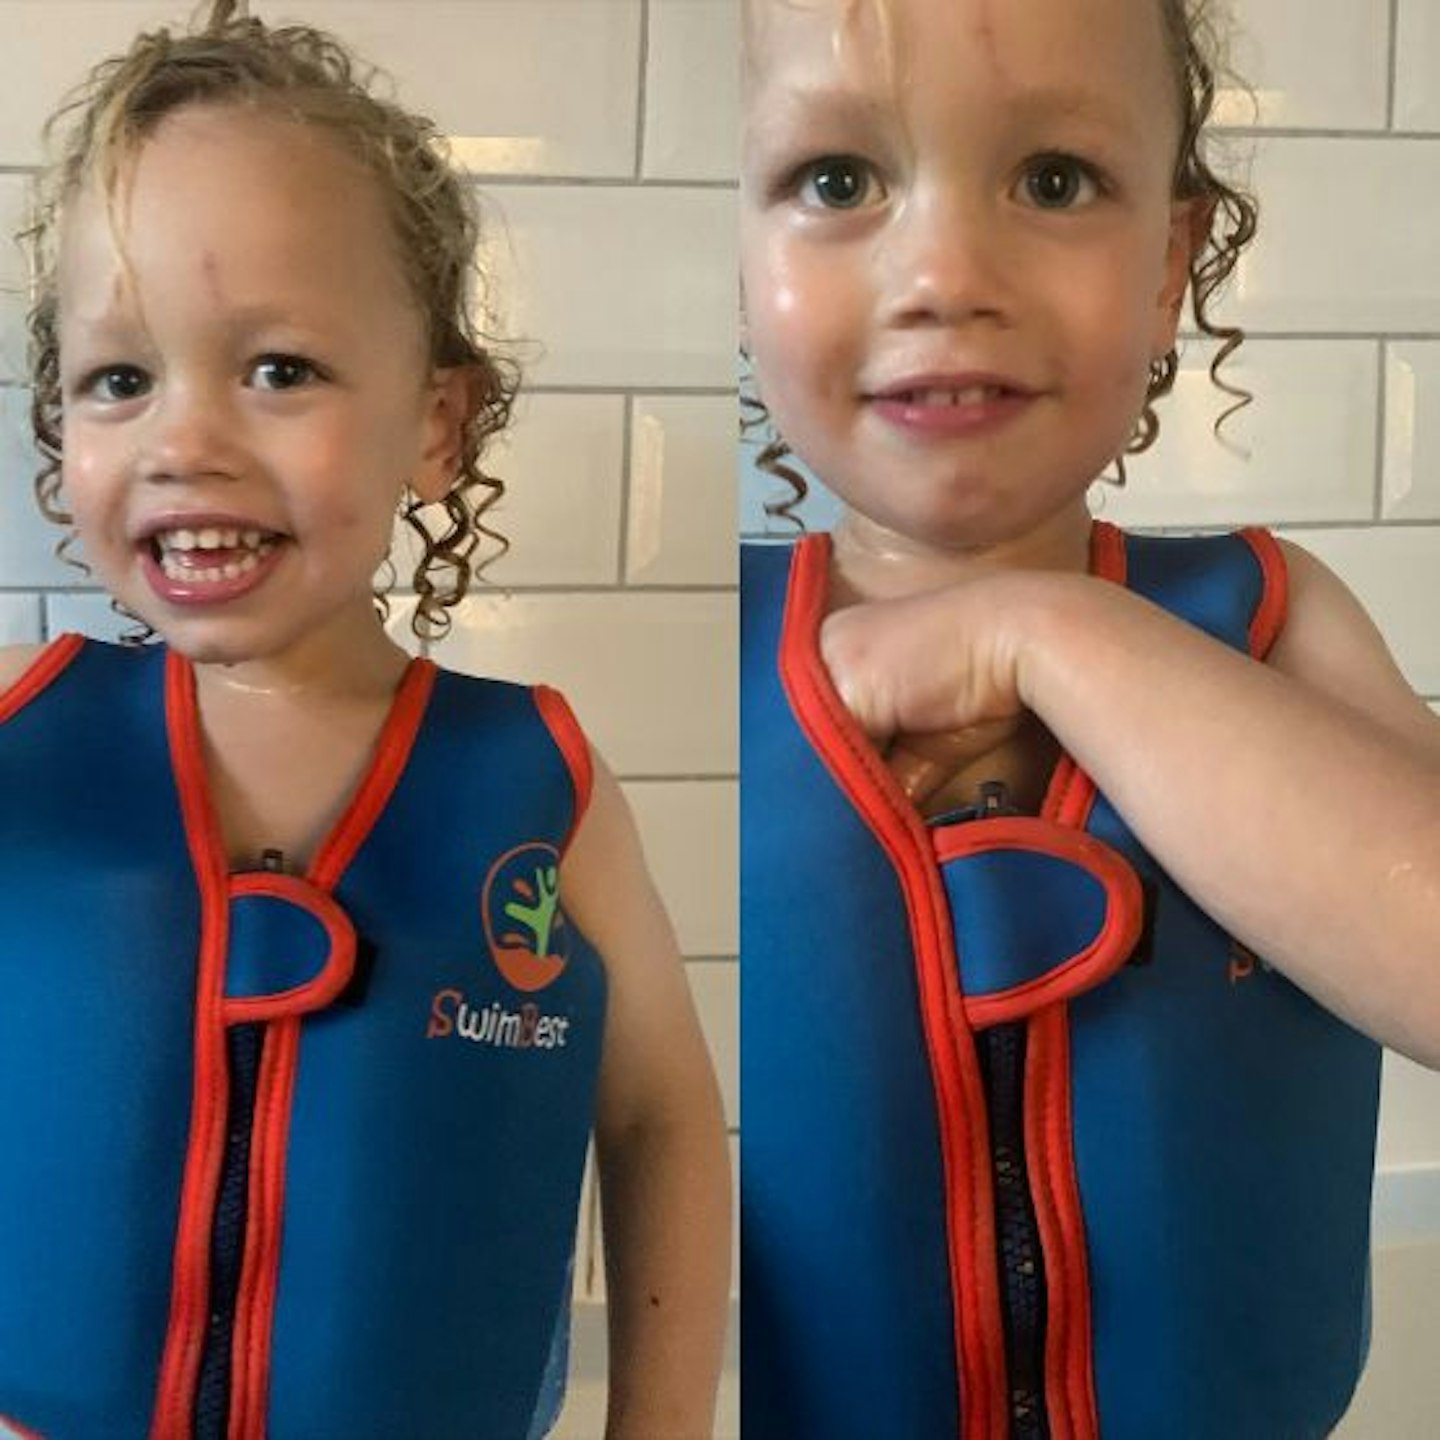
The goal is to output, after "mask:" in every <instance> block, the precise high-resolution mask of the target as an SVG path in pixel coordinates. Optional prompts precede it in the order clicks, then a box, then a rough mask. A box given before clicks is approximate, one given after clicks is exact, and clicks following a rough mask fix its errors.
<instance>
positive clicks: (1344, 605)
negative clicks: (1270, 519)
mask: <svg viewBox="0 0 1440 1440" xmlns="http://www.w3.org/2000/svg"><path fill="white" fill-rule="evenodd" d="M1280 545H1281V548H1282V550H1283V552H1284V555H1285V563H1286V568H1287V570H1288V571H1289V591H1290V596H1289V611H1288V614H1287V617H1286V620H1285V626H1284V629H1283V630H1281V632H1280V635H1279V637H1278V639H1277V640H1276V642H1275V645H1274V648H1273V649H1272V650H1271V651H1270V655H1269V661H1270V664H1271V665H1273V666H1274V668H1275V669H1276V670H1278V671H1280V672H1281V673H1282V674H1285V675H1289V676H1292V677H1293V678H1294V679H1296V680H1300V681H1303V682H1304V683H1305V684H1307V685H1311V686H1313V687H1314V688H1315V689H1317V690H1320V691H1323V692H1324V693H1325V694H1326V695H1329V696H1331V697H1332V698H1334V699H1336V700H1339V701H1341V702H1343V703H1344V704H1346V705H1348V706H1350V707H1351V708H1353V709H1356V710H1361V711H1364V712H1365V713H1366V714H1367V715H1369V716H1370V717H1371V718H1372V719H1374V720H1376V721H1378V722H1379V723H1380V724H1382V725H1384V726H1385V727H1386V728H1387V729H1390V730H1394V731H1396V732H1397V733H1399V734H1400V735H1402V736H1405V737H1407V738H1409V739H1411V740H1414V741H1417V742H1418V743H1420V744H1421V745H1424V746H1425V747H1427V748H1429V749H1431V750H1433V751H1435V752H1437V753H1440V718H1437V717H1436V716H1435V715H1433V714H1432V713H1431V712H1430V710H1429V708H1428V707H1427V706H1426V705H1425V704H1424V703H1423V702H1422V701H1421V700H1420V699H1419V698H1418V697H1417V696H1416V694H1415V692H1414V691H1413V690H1411V688H1410V686H1409V685H1408V684H1407V683H1406V681H1405V677H1404V676H1403V675H1402V674H1401V673H1400V667H1399V666H1398V665H1396V663H1395V660H1394V657H1393V656H1392V655H1391V654H1390V651H1389V648H1388V647H1387V646H1386V644H1385V639H1384V637H1383V636H1382V635H1381V634H1380V631H1379V629H1378V628H1377V627H1376V625H1375V622H1374V621H1373V620H1372V619H1371V618H1370V616H1369V615H1368V614H1367V613H1366V610H1365V607H1364V606H1363V605H1361V603H1360V602H1359V601H1358V600H1357V599H1356V598H1355V596H1354V595H1353V594H1352V593H1351V591H1350V589H1349V587H1348V586H1346V584H1345V583H1344V581H1342V580H1341V579H1340V577H1339V576H1338V575H1336V574H1335V573H1334V571H1332V570H1331V569H1330V568H1329V567H1328V566H1327V565H1325V564H1324V563H1323V562H1322V561H1320V560H1318V559H1316V557H1315V556H1314V555H1312V554H1311V553H1310V552H1309V551H1308V550H1305V549H1302V548H1301V547H1300V546H1299V545H1294V544H1292V543H1290V542H1289V541H1288V540H1282V541H1281V542H1280Z"/></svg>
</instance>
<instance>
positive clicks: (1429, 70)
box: [741, 0, 1440, 1240]
mask: <svg viewBox="0 0 1440 1440" xmlns="http://www.w3.org/2000/svg"><path fill="white" fill-rule="evenodd" d="M1231 9H1232V10H1233V13H1234V17H1235V21H1236V29H1235V32H1234V35H1233V37H1232V51H1233V57H1234V62H1235V69H1236V71H1237V72H1238V73H1239V74H1241V75H1243V76H1244V77H1245V78H1246V79H1247V80H1248V81H1249V82H1250V85H1251V86H1252V87H1253V94H1247V93H1246V92H1245V90H1244V89H1243V88H1242V87H1240V86H1238V85H1234V84H1230V85H1228V86H1225V87H1222V91H1221V96H1220V104H1221V112H1222V115H1223V119H1224V122H1225V124H1226V125H1227V126H1228V127H1233V128H1232V129H1231V130H1229V131H1227V132H1226V135H1225V145H1224V149H1225V152H1226V153H1227V154H1228V155H1229V156H1230V158H1231V159H1232V160H1233V162H1234V163H1235V165H1236V166H1237V167H1238V171H1239V173H1240V174H1241V175H1242V176H1243V175H1244V174H1245V173H1246V172H1247V171H1248V172H1249V173H1250V175H1251V179H1252V182H1253V186H1254V189H1255V191H1256V193H1257V194H1258V196H1259V199H1260V204H1261V222H1260V235H1259V239H1258V240H1257V242H1256V244H1255V246H1254V248H1253V250H1252V251H1251V253H1250V254H1249V255H1248V256H1247V257H1246V258H1245V259H1244V260H1243V261H1242V262H1241V265H1240V268H1239V270H1238V271H1237V273H1236V276H1235V281H1234V284H1233V285H1232V287H1231V290H1230V294H1229V296H1228V298H1227V300H1226V302H1225V304H1224V305H1223V306H1222V307H1220V309H1219V312H1218V313H1219V315H1220V317H1221V318H1222V319H1223V320H1227V321H1233V322H1236V323H1239V324H1241V325H1243V326H1245V327H1246V329H1247V330H1248V331H1249V332H1250V338H1249V339H1248V340H1247V341H1246V342H1245V344H1244V346H1243V347H1242V348H1241V350H1240V352H1239V354H1238V357H1237V358H1236V360H1235V361H1233V362H1231V363H1230V364H1229V365H1228V366H1227V368H1226V372H1225V373H1226V374H1227V375H1228V376H1229V377H1231V378H1232V379H1233V380H1234V381H1235V382H1236V383H1238V384H1240V385H1243V386H1245V387H1246V388H1248V389H1250V390H1252V391H1253V392H1254V396H1255V402H1254V404H1253V405H1251V406H1250V407H1249V408H1247V409H1245V410H1243V411H1241V412H1239V413H1237V414H1236V415H1235V416H1234V418H1233V419H1232V420H1230V421H1227V422H1226V424H1225V425H1224V427H1223V428H1222V431H1221V438H1220V439H1219V440H1217V439H1216V437H1215V436H1214V435H1213V434H1212V433H1211V427H1212V426H1213V424H1214V422H1215V420H1216V419H1217V418H1218V417H1219V416H1220V415H1221V413H1222V412H1223V411H1224V410H1225V408H1226V406H1227V404H1229V403H1230V402H1229V401H1228V400H1227V398H1226V397H1225V396H1224V395H1223V394H1222V393H1221V392H1219V391H1218V390H1216V389H1215V388H1214V387H1213V386H1212V385H1211V384H1210V382H1209V379H1208V377H1207V375H1206V367H1207V366H1208V364H1209V360H1210V357H1211V355H1212V353H1213V349H1212V347H1211V346H1210V345H1209V343H1208V342H1205V343H1201V342H1200V341H1198V340H1195V339H1192V340H1190V341H1189V342H1188V343H1187V344H1186V345H1185V347H1184V350H1183V353H1182V371H1181V374H1180V378H1179V383H1178V385H1177V388H1176V393H1175V394H1174V395H1173V396H1171V397H1170V398H1168V399H1167V400H1164V401H1162V402H1161V408H1160V415H1161V438H1160V440H1159V442H1158V444H1157V445H1156V447H1155V449H1154V450H1153V451H1151V452H1150V453H1148V454H1146V455H1144V456H1141V457H1139V458H1137V459H1134V460H1132V461H1131V462H1130V465H1129V481H1128V484H1127V486H1126V487H1125V489H1124V490H1117V489H1115V488H1114V487H1113V486H1109V485H1103V484H1097V485H1096V486H1095V488H1094V490H1093V492H1092V504H1093V508H1094V509H1095V510H1096V511H1097V513H1100V514H1102V515H1104V516H1105V518H1107V519H1110V520H1114V521H1116V522H1118V523H1121V524H1127V525H1134V526H1137V527H1141V528H1150V529H1202V528H1221V527H1224V526H1227V525H1235V524H1267V525H1271V526H1274V527H1276V528H1278V529H1280V530H1281V531H1282V533H1284V534H1285V535H1287V536H1288V538H1290V539H1292V540H1294V541H1296V542H1297V543H1299V544H1301V545H1304V546H1306V547H1307V548H1309V549H1311V550H1313V551H1314V552H1315V553H1316V554H1317V555H1319V556H1320V557H1321V559H1323V560H1324V561H1325V562H1326V563H1327V564H1329V565H1331V566H1332V567H1333V568H1334V569H1336V570H1337V571H1338V572H1339V574H1340V575H1341V576H1342V578H1343V579H1344V580H1345V581H1346V582H1347V583H1348V584H1349V585H1350V586H1351V587H1352V589H1354V591H1355V592H1356V593H1357V594H1358V595H1359V597H1360V598H1361V600H1362V601H1363V602H1364V604H1365V605H1366V606H1367V607H1368V608H1369V610H1370V613H1371V615H1372V616H1373V617H1374V619H1375V621H1376V623H1377V624H1378V625H1379V626H1380V628H1381V629H1382V631H1383V632H1384V634H1385V637H1386V639H1387V641H1388V642H1389V644H1390V647H1391V649H1392V651H1393V652H1394V654H1395V657H1396V659H1397V661H1398V662H1399V663H1400V665H1401V667H1402V669H1403V670H1404V671H1405V674H1406V676H1407V678H1408V679H1409V681H1410V683H1411V685H1412V686H1414V688H1415V689H1416V691H1417V692H1418V693H1419V694H1420V695H1422V696H1424V697H1425V698H1426V699H1427V700H1429V701H1430V702H1431V703H1432V705H1435V706H1436V708H1437V709H1440V620H1437V617H1440V4H1437V3H1436V0H1344V3H1343V4H1322V5H1317V4H1315V3H1313V0H1232V5H1231ZM746 450H747V456H746V463H745V464H744V465H743V467H742V477H741V490H742V493H741V528H742V531H744V532H746V533H748V534H751V535H760V534H764V533H766V532H767V531H768V532H769V533H772V534H783V533H785V527H784V526H783V525H782V524H781V523H780V522H779V521H775V520H770V521H767V519H766V516H765V513H764V506H765V502H766V500H767V499H774V498H776V497H778V496H780V495H783V494H784V493H785V492H784V490H783V488H782V487H780V486H778V485H777V483H776V482H775V481H773V480H771V479H768V478H766V477H764V476H761V475H759V474H758V473H757V472H756V471H755V469H754V467H753V454H754V447H746ZM801 513H802V515H803V516H804V517H805V520H806V523H807V525H808V526H809V527H810V528H812V529H823V528H826V527H827V526H829V525H830V524H833V522H834V519H835V518H836V516H837V514H838V506H837V504H836V502H835V500H834V497H833V496H830V495H827V494H826V493H825V492H824V491H823V490H821V489H818V488H817V489H816V491H815V493H814V494H813V496H812V497H811V499H810V500H809V501H807V503H806V505H805V506H804V507H802V510H801ZM1343 786H1344V779H1343V777H1337V788H1339V789H1343ZM1380 1166H1381V1185H1382V1187H1383V1186H1384V1184H1385V1183H1386V1172H1394V1173H1395V1174H1396V1175H1397V1176H1398V1175H1399V1174H1400V1172H1401V1167H1405V1166H1408V1167H1417V1166H1419V1167H1422V1169H1424V1170H1425V1172H1426V1173H1427V1175H1428V1177H1429V1184H1430V1186H1431V1188H1430V1190H1429V1191H1428V1192H1427V1193H1429V1194H1430V1195H1432V1196H1434V1197H1437V1198H1440V1074H1436V1073H1433V1072H1430V1071H1425V1070H1421V1069H1420V1068H1419V1067H1417V1066H1414V1065H1406V1064H1390V1065H1387V1067H1386V1073H1385V1092H1384V1105H1383V1113H1382V1125H1381V1137H1380ZM1409 1173H1413V1169H1412V1171H1411V1172H1409ZM1432 1208H1433V1204H1432ZM1381 1213H1382V1217H1383V1213H1384V1210H1383V1208H1382V1212H1381ZM1430 1223H1431V1228H1432V1234H1433V1235H1434V1236H1436V1237H1440V1213H1433V1214H1432V1216H1431V1221H1430ZM1380 1238H1381V1239H1382V1240H1383V1239H1384V1238H1385V1237H1384V1234H1383V1224H1382V1233H1381V1236H1380Z"/></svg>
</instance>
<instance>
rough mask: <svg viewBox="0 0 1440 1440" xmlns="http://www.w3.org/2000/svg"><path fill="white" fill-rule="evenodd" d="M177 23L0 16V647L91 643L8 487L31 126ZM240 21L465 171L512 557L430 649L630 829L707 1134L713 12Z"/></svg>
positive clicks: (715, 321) (726, 118)
mask: <svg viewBox="0 0 1440 1440" xmlns="http://www.w3.org/2000/svg"><path fill="white" fill-rule="evenodd" d="M189 8H190V6H189V3H188V0H176V3H154V0H0V235H3V236H4V237H6V238H5V239H4V240H3V241H0V287H4V288H0V643H5V642H10V641H22V640H27V641H28V640H38V639H41V638H45V637H48V636H51V635H54V634H56V633H59V632H60V631H62V630H65V629H71V628H79V629H83V630H87V631H90V632H92V633H96V634H110V633H113V617H112V616H111V615H110V614H109V612H108V609H107V607H106V604H105V600H104V598H103V596H101V595H99V594H98V593H96V592H95V591H94V590H93V589H90V588H88V587H86V586H85V584H84V582H83V581H81V580H79V579H78V578H77V577H76V576H75V575H74V573H73V572H71V571H67V570H66V569H64V568H63V567H61V566H59V565H58V564H57V563H56V562H55V561H54V560H53V558H52V555H51V548H52V547H53V545H54V542H55V538H56V537H55V536H54V535H53V534H52V533H51V532H50V529H49V527H47V526H45V525H44V524H43V523H42V522H41V521H40V520H39V519H38V518H37V516H36V514H35V507H34V504H33V501H32V499H31V493H30V472H31V457H30V453H29V443H28V436H27V432H26V428H25V405H26V392H25V390H24V389H23V386H22V383H21V382H22V366H23V357H24V343H23V334H22V329H21V319H22V315H23V309H24V305H23V269H22V267H21V263H20V260H19V258H18V255H17V254H16V253H15V252H14V250H13V248H12V247H10V246H9V244H8V236H9V234H10V233H12V232H13V231H14V230H15V228H16V226H17V224H18V222H19V218H20V215H21V212H22V203H23V196H24V190H25V183H26V178H27V174H28V172H29V171H30V169H31V168H32V167H33V166H34V165H35V163H36V162H37V160H38V155H39V151H38V146H37V137H38V134H39V130H40V126H41V123H42V121H43V120H44V118H45V116H46V115H47V113H48V112H49V111H50V109H51V108H52V107H53V105H54V103H55V101H56V100H57V99H58V97H59V96H60V95H61V93H62V92H63V91H64V90H66V89H67V88H68V87H69V86H70V85H72V84H73V83H74V82H75V81H77V80H78V79H79V78H80V76H81V74H82V72H83V71H84V70H85V69H86V68H87V67H88V66H89V65H90V64H92V63H93V62H94V61H96V60H98V59H100V58H102V57H103V56H105V55H107V54H110V53H112V52H114V51H115V50H116V49H118V48H120V47H123V46H124V45H125V44H127V43H128V41H129V39H130V37H131V36H132V35H133V34H135V33H136V31H137V30H139V29H141V28H143V27H154V26H155V25H157V24H160V23H162V22H168V21H174V20H176V19H183V17H184V16H185V15H186V14H187V13H188V11H189ZM251 10H252V12H253V13H255V14H259V15H261V16H263V17H264V18H265V19H267V20H278V19H295V20H300V21H305V22H309V23H314V24H319V25H321V26H324V27H326V28H329V29H332V30H334V31H335V32H337V33H338V34H340V35H341V36H342V37H344V38H346V39H347V40H349V41H350V42H351V43H352V44H353V45H355V46H356V47H357V48H359V49H360V50H361V51H362V53H363V54H364V55H365V56H366V58H368V59H370V60H372V61H374V62H376V63H378V64H380V65H381V66H382V67H384V68H385V69H387V70H388V71H390V72H391V73H392V74H393V75H394V76H395V78H396V81H397V83H398V90H399V94H400V96H401V98H402V99H403V101H404V102H405V103H406V104H408V105H409V106H410V107H411V108H414V109H418V110H421V111H424V112H427V113H429V114H431V115H432V116H433V117H434V118H435V119H436V120H437V121H438V122H439V124H440V125H441V127H442V128H443V129H444V130H445V131H446V132H447V133H448V134H449V135H451V136H452V137H454V143H455V146H456V150H457V153H458V154H459V156H460V157H461V158H462V160H464V161H465V163H466V164H467V165H470V166H471V167H473V169H474V171H475V173H476V176H477V180H478V182H479V184H480V186H481V189H482V191H483V193H484V196H485V197H486V198H485V212H486V214H487V215H488V216H490V217H491V218H492V222H493V225H492V230H491V235H490V239H489V242H488V246H487V251H488V258H489V268H490V272H491V275H492V276H493V283H492V291H493V299H494V301H495V302H496V303H497V305H498V308H499V310H500V312H501V315H502V318H503V321H504V324H505V327H506V328H508V329H510V330H511V331H512V332H513V333H516V334H518V335H522V336H524V337H525V338H527V339H529V340H532V341H534V342H536V346H537V348H538V351H539V353H538V355H537V356H535V357H534V358H533V360H532V363H531V364H530V366H529V370H528V380H529V384H528V385H527V395H528V398H527V399H526V400H525V402H524V404H523V405H522V407H521V409H520V413H519V420H518V423H517V425H516V427H515V430H514V434H513V441H512V442H511V444H510V445H509V447H508V448H507V449H506V451H505V452H503V454H502V455H501V457H500V463H499V465H498V468H499V469H500V471H501V473H502V474H503V475H504V477H505V479H506V480H507V482H508V483H509V485H510V487H511V488H510V492H509V495H508V496H507V498H506V501H505V503H504V507H503V509H502V510H499V511H497V512H496V513H497V514H498V515H499V523H500V525H501V527H502V528H503V529H504V530H505V531H506V532H507V533H508V535H509V537H510V540H511V542H512V545H513V549H512V551H511V553H510V554H509V555H508V556H507V557H506V558H505V559H504V561H503V562H501V563H500V564H498V565H496V566H495V567H494V569H493V570H492V571H491V572H490V577H491V580H492V581H493V584H492V586H491V587H490V588H488V589H486V590H485V591H483V592H481V593H479V594H477V596H476V598H474V599H473V600H471V601H469V602H467V604H466V605H465V607H464V609H463V612H462V613H461V614H460V616H459V619H458V621H457V624H456V627H455V631H454V633H453V635H452V636H451V638H450V639H448V640H447V641H446V642H445V643H443V644H441V645H439V646H436V647H435V651H434V653H435V656H436V658H437V659H438V660H440V661H441V662H442V663H445V664H449V665H452V666H455V667H457V668H461V669H474V670H477V671H481V672H484V673H489V674H497V675H504V676H510V677H514V678H517V679H540V678H544V679H546V680H548V681H551V682H553V683H555V684H558V685H560V686H562V687H563V688H564V689H565V690H566V691H567V692H568V693H569V694H570V695H571V697H572V699H573V700H574V702H575V704H576V706H577V709H578V710H579V712H580V717H581V719H582V721H583V722H585V723H586V724H587V726H588V728H589V729H590V731H591V733H592V735H593V737H594V739H595V740H596V742H597V743H598V745H599V746H600V748H601V749H602V751H604V753H605V754H606V755H607V757H608V758H609V760H610V763H611V765H612V766H613V768H615V770H616V771H617V773H618V774H619V775H620V777H621V779H622V782H623V783H624V786H625V789H626V791H627V793H628V795H629V798H630V800H631V802H632V803H633V805H634V807H635V810H636V813H637V814H638V816H639V819H640V824H641V828H642V830H643V832H644V836H645V839H646V843H647V848H648V850H649V855H650V860H651V864H652V866H653V868H654V870H655V872H656V874H657V877H658V879H659V882H660V885H661V888H662V890H663V891H664V893H665V896H666V898H667V901H668V903H669V905H670V908H671V911H672V914H673V916H674V918H675V921H676V924H677V926H678V929H679V933H680V939H681V944H682V948H683V949H684V951H685V953H686V956H687V958H688V964H689V973H690V978H691V981H692V984H693V987H694V990H695V993H696V996H697V999H698V1001H699V1004H700V1008H701V1012H702V1018H703V1020H704V1023H705V1027H706V1031H707V1034H708V1036H709V1039H710V1042H711V1045H712V1047H713V1049H714V1052H715V1055H716V1058H717V1062H718V1064H719V1066H720V1069H721V1072H722V1077H723V1083H724V1088H725V1095H726V1101H727V1108H728V1111H729V1119H730V1124H731V1126H732V1128H733V1127H736V1126H738V1116H739V1112H738V1098H737V1080H736V1033H737V1026H738V1021H737V997H736V983H737V982H736V966H735V961H734V956H735V953H736V949H737V943H738V942H737V937H736V918H735V912H736V897H735V883H736V864H735V860H736V844H737V839H736V775H735V771H736V764H737V759H736V745H735V727H734V718H733V716H734V687H735V640H734V630H735V627H734V603H733V601H734V595H733V556H734V513H735V512H734V400H733V395H732V385H733V374H734V362H733V355H734V346H735V335H734V315H735V304H734V295H735V283H734V274H735V260H734V230H735V225H734V205H733V181H732V178H731V177H732V174H733V165H734V162H733V152H734V136H735V133H736V93H735V92H736V78H735V58H734V57H735V54H736V44H737V41H736V28H735V21H736V6H735V4H734V0H644V3H642V0H404V3H400V0H254V3H252V5H251ZM578 1268H579V1271H580V1274H581V1276H582V1279H583V1276H584V1275H585V1274H586V1273H587V1272H589V1271H591V1270H592V1268H593V1270H594V1273H596V1274H599V1267H598V1266H595V1267H591V1266H589V1265H587V1264H586V1256H585V1255H583V1254H582V1256H581V1263H580V1265H579V1267H578Z"/></svg>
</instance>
